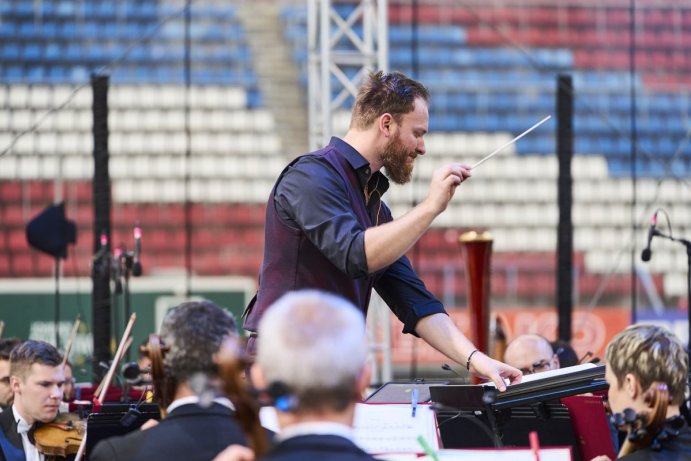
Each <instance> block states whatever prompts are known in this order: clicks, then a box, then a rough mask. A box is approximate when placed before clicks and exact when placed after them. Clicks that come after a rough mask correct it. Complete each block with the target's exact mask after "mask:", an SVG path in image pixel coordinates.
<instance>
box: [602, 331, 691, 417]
mask: <svg viewBox="0 0 691 461" xmlns="http://www.w3.org/2000/svg"><path fill="white" fill-rule="evenodd" d="M605 358H606V359H607V366H608V367H609V369H610V370H611V371H612V374H614V376H616V378H617V381H618V382H619V386H620V387H621V386H622V384H623V382H624V378H625V377H626V375H627V374H628V373H631V374H633V375H634V376H635V377H636V378H638V380H639V382H640V384H641V388H642V389H643V390H644V391H645V390H647V389H648V388H649V387H650V385H651V384H652V383H653V382H654V381H662V382H664V383H665V384H667V387H668V388H669V395H670V397H671V400H672V404H673V405H679V404H681V403H682V402H683V400H684V393H685V391H686V386H687V384H686V380H687V373H688V363H687V360H688V357H687V353H686V351H685V350H684V345H683V344H682V343H681V341H679V339H678V338H677V337H676V336H674V335H673V334H672V333H671V332H670V331H668V330H666V329H665V328H662V327H659V326H657V325H632V326H630V327H628V328H626V329H625V330H624V331H622V332H621V333H619V334H618V335H616V336H615V337H614V339H612V341H611V342H610V343H609V344H608V345H607V350H606V352H605Z"/></svg>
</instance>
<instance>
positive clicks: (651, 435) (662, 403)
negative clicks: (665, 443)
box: [612, 381, 670, 458]
mask: <svg viewBox="0 0 691 461" xmlns="http://www.w3.org/2000/svg"><path fill="white" fill-rule="evenodd" d="M643 401H644V402H645V403H646V404H647V405H648V407H649V408H650V411H649V412H641V413H638V414H637V413H636V412H635V411H634V410H633V409H631V408H626V409H625V410H624V412H623V413H616V414H614V415H613V417H612V422H613V423H614V425H615V426H616V427H617V428H618V429H619V430H622V431H626V432H628V435H627V436H626V440H625V441H624V443H623V444H622V446H621V449H620V450H619V454H618V456H617V458H621V457H624V456H626V455H629V454H631V453H633V452H635V451H637V450H640V449H643V448H648V447H652V448H654V449H655V448H658V449H659V440H658V436H659V435H660V434H661V432H663V427H664V424H665V421H666V420H667V406H668V405H669V402H670V397H669V389H668V388H667V384H665V383H663V382H660V381H655V382H654V383H652V384H651V385H650V388H649V389H648V390H647V391H646V392H645V394H643Z"/></svg>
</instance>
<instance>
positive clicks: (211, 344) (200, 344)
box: [161, 301, 237, 383]
mask: <svg viewBox="0 0 691 461" xmlns="http://www.w3.org/2000/svg"><path fill="white" fill-rule="evenodd" d="M231 334H237V326H236V323H235V318H234V317H233V315H232V314H231V313H230V312H228V311H227V310H225V309H223V308H221V307H219V306H218V305H216V304H214V303H213V302H211V301H190V302H185V303H182V304H180V305H178V306H176V307H174V308H173V309H171V310H170V311H169V312H168V314H166V316H165V318H164V319H163V323H162V325H161V339H162V340H163V343H164V344H165V345H166V346H169V347H170V350H169V351H168V352H166V354H165V358H164V365H165V366H166V372H167V373H170V377H171V378H172V379H174V380H175V382H176V383H183V382H186V381H187V380H188V379H189V378H190V377H192V376H193V375H195V374H197V373H203V374H205V375H206V376H208V377H215V376H217V374H218V372H217V370H216V365H215V363H214V360H213V358H214V354H215V353H217V352H218V350H219V348H220V346H221V342H222V341H223V338H225V337H226V336H228V335H231Z"/></svg>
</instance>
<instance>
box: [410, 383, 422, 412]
mask: <svg viewBox="0 0 691 461" xmlns="http://www.w3.org/2000/svg"><path fill="white" fill-rule="evenodd" d="M419 393H420V391H418V390H417V389H413V392H411V393H410V407H411V408H412V409H413V418H415V411H417V398H418V394H419Z"/></svg>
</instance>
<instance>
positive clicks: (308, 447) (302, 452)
mask: <svg viewBox="0 0 691 461" xmlns="http://www.w3.org/2000/svg"><path fill="white" fill-rule="evenodd" d="M263 459H264V461H305V460H312V459H313V460H319V461H371V460H374V459H376V458H373V457H372V456H370V455H368V454H367V453H365V452H364V451H363V450H362V449H361V448H360V447H358V446H357V445H355V444H354V443H353V442H351V441H350V440H348V439H346V438H343V437H340V436H338V435H300V436H297V437H291V438H289V439H286V440H284V441H282V442H280V443H279V444H277V445H276V446H274V448H273V449H272V450H271V451H270V452H269V453H268V454H267V455H266V456H265V457H264V458H263Z"/></svg>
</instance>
